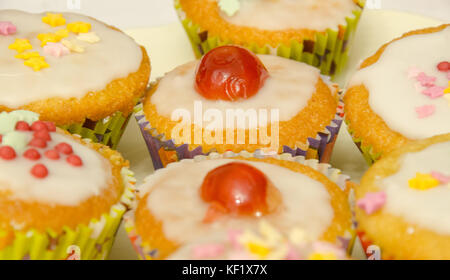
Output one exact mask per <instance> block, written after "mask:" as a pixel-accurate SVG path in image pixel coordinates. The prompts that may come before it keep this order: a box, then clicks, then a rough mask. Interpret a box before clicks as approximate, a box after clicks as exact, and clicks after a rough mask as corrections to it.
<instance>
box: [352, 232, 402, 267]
mask: <svg viewBox="0 0 450 280" xmlns="http://www.w3.org/2000/svg"><path fill="white" fill-rule="evenodd" d="M356 235H357V236H358V238H359V240H360V241H361V247H362V248H363V250H364V254H365V255H366V257H367V259H368V260H393V259H394V258H393V257H389V256H386V255H384V256H383V257H382V254H381V250H382V249H381V248H380V247H379V246H378V245H376V244H375V242H373V240H371V239H370V238H369V237H368V236H367V234H366V233H365V232H364V231H362V230H360V229H357V230H356Z"/></svg>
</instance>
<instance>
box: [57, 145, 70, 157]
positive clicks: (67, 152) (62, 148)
mask: <svg viewBox="0 0 450 280" xmlns="http://www.w3.org/2000/svg"><path fill="white" fill-rule="evenodd" d="M55 150H57V151H58V152H60V153H61V154H65V155H70V154H71V153H73V150H72V146H70V145H69V144H67V143H65V142H62V143H59V144H58V145H56V146H55Z"/></svg>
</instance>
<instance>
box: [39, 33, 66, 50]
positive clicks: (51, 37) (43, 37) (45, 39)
mask: <svg viewBox="0 0 450 280" xmlns="http://www.w3.org/2000/svg"><path fill="white" fill-rule="evenodd" d="M37 38H38V39H39V40H40V41H41V47H43V46H45V45H47V43H49V42H50V43H57V42H59V41H61V39H62V38H61V37H60V36H58V35H56V34H55V33H41V34H38V35H37Z"/></svg>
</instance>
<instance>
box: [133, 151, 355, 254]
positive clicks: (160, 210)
mask: <svg viewBox="0 0 450 280" xmlns="http://www.w3.org/2000/svg"><path fill="white" fill-rule="evenodd" d="M240 155H242V156H246V157H248V158H245V157H235V156H236V154H230V156H231V157H232V158H228V157H226V156H221V155H219V154H213V155H210V156H209V157H203V158H202V157H196V158H195V159H191V160H183V161H180V162H176V163H171V164H170V165H169V166H167V167H166V168H163V169H159V170H157V171H156V172H155V173H154V174H153V175H150V176H149V177H147V178H146V180H145V183H144V184H143V185H142V186H140V187H139V195H138V200H137V203H136V206H134V207H133V209H134V210H133V211H132V212H130V213H129V214H127V215H129V216H128V217H127V218H126V219H125V228H126V230H127V231H128V232H129V236H130V239H131V241H132V243H133V245H134V247H135V248H136V250H137V252H138V254H139V257H140V258H142V259H165V258H168V257H170V256H171V255H172V254H176V252H177V250H183V249H182V248H184V247H185V246H188V247H190V246H194V245H195V244H196V243H198V242H199V241H202V242H203V241H208V240H209V241H214V240H216V241H217V240H221V238H222V239H223V238H226V236H227V234H228V233H229V232H230V230H233V229H239V230H243V229H249V230H250V231H257V230H258V225H259V223H260V222H261V221H263V222H267V223H269V224H270V225H271V226H272V227H275V228H277V230H278V231H280V233H282V234H284V235H288V234H290V233H291V231H292V230H294V229H297V230H296V234H297V235H298V237H302V240H303V241H309V242H313V241H325V242H330V243H333V244H335V245H338V246H341V247H343V248H345V249H347V248H351V244H352V236H353V235H352V232H353V230H352V223H351V211H350V207H349V203H348V193H349V186H347V176H344V175H341V174H340V172H339V170H336V169H333V168H330V167H329V165H328V164H318V163H317V161H316V160H306V161H305V159H304V157H294V158H293V157H292V156H288V155H283V156H282V157H278V159H275V158H265V159H256V158H254V157H252V156H254V155H251V154H244V153H241V154H240ZM281 158H282V159H284V160H282V159H281ZM210 238H212V239H210ZM216 238H218V239H216ZM259 245H261V246H262V247H264V246H263V244H259ZM259 245H258V244H255V246H256V247H258V246H259ZM266 245H267V246H269V244H266ZM280 245H281V244H280ZM267 246H266V247H267ZM255 249H256V248H255ZM260 249H261V250H265V249H264V248H260ZM266 249H267V250H268V248H266ZM280 249H282V248H281V247H280ZM267 250H266V251H267ZM266 257H267V258H272V257H270V256H269V255H266V256H264V257H263V258H266Z"/></svg>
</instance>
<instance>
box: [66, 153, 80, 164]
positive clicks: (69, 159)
mask: <svg viewBox="0 0 450 280" xmlns="http://www.w3.org/2000/svg"><path fill="white" fill-rule="evenodd" d="M66 160H67V162H68V163H69V164H70V165H73V166H82V165H83V161H82V160H81V158H80V157H79V156H77V155H70V156H68V157H67V159H66Z"/></svg>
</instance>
